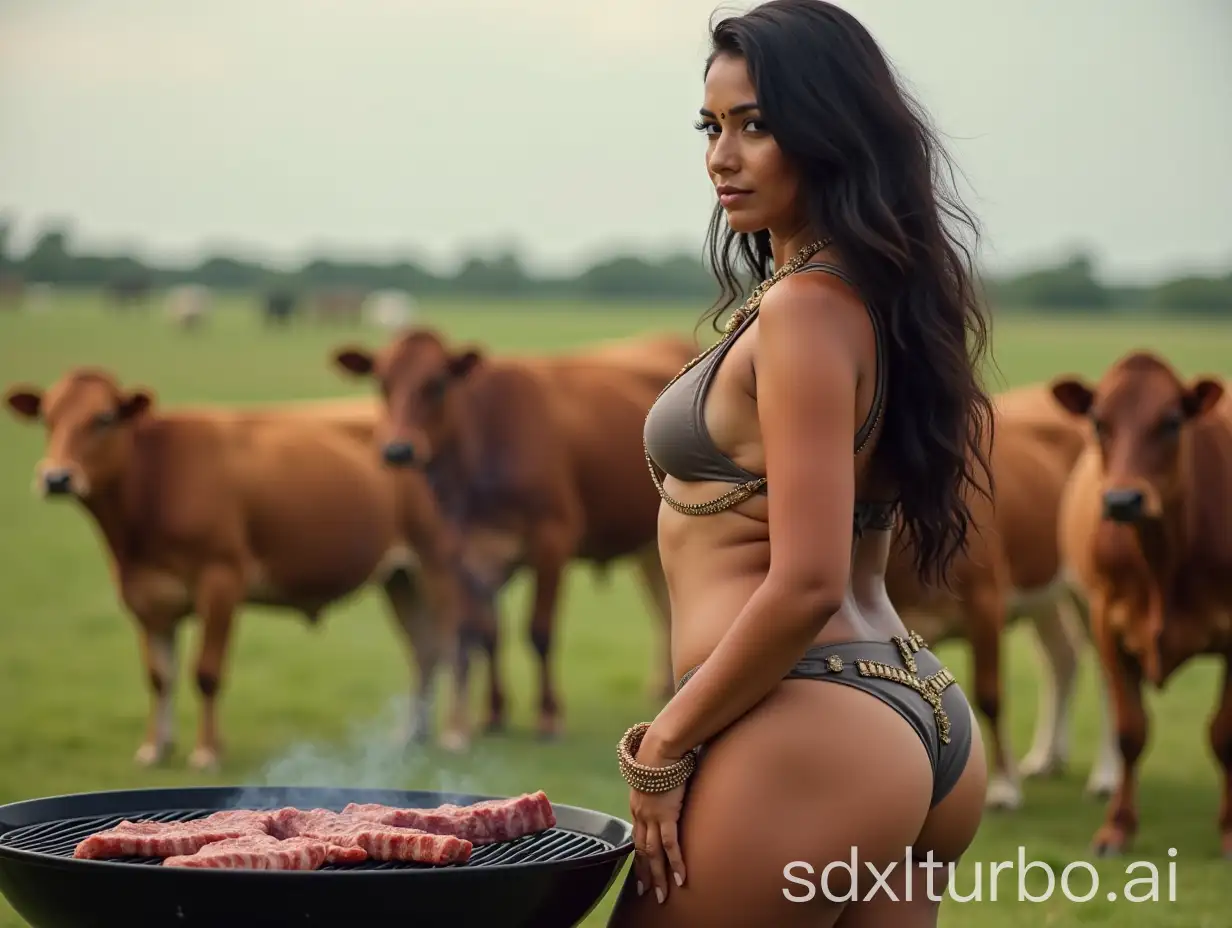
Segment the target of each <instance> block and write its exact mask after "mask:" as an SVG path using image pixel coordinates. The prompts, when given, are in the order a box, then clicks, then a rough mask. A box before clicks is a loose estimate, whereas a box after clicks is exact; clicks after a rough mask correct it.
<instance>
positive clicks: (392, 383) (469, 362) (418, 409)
mask: <svg viewBox="0 0 1232 928" xmlns="http://www.w3.org/2000/svg"><path fill="white" fill-rule="evenodd" d="M479 360H480V355H479V353H478V352H477V351H473V350H468V351H462V352H460V353H452V352H450V351H449V349H448V348H447V347H446V346H445V344H444V342H443V341H442V340H441V339H440V337H439V336H437V335H436V334H435V333H433V332H430V331H427V330H419V331H415V332H411V333H408V334H406V335H403V336H401V337H400V338H398V339H397V340H395V341H394V342H392V343H391V344H389V345H388V346H386V347H385V348H384V349H383V350H381V351H380V352H377V353H375V354H374V353H372V352H369V351H366V350H364V349H362V348H356V347H347V348H342V349H339V350H338V351H336V352H335V353H334V363H336V364H337V365H338V366H339V367H341V368H342V369H343V370H345V371H347V372H348V373H351V374H355V375H358V376H364V377H372V378H373V379H374V380H376V382H377V384H378V387H379V389H380V393H381V397H382V399H383V400H384V406H385V416H384V419H385V421H384V424H383V427H382V430H381V435H380V437H379V439H378V440H379V441H380V442H381V448H382V450H381V453H382V455H383V457H384V459H385V462H386V463H387V464H389V465H390V466H392V467H423V466H426V465H427V464H428V463H429V462H430V461H431V460H432V458H433V457H434V456H435V454H436V453H437V452H438V451H439V449H440V448H441V447H442V445H444V444H445V443H447V442H448V440H449V438H450V437H451V435H452V434H453V433H454V430H455V429H456V427H457V417H458V416H459V415H460V412H461V411H460V410H459V409H458V404H457V396H456V387H457V385H458V384H459V383H460V382H461V381H462V380H463V379H464V378H465V377H466V376H467V375H468V374H469V373H470V372H471V370H472V369H473V368H474V367H475V365H476V364H477V363H478V362H479Z"/></svg>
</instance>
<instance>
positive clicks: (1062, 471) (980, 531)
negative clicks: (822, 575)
mask: <svg viewBox="0 0 1232 928" xmlns="http://www.w3.org/2000/svg"><path fill="white" fill-rule="evenodd" d="M994 400H995V405H996V408H995V412H994V416H995V419H994V424H995V433H994V435H995V438H994V441H993V444H992V455H991V468H992V473H993V478H994V482H995V485H996V494H995V496H996V499H995V509H994V507H993V505H992V504H990V503H989V502H988V500H987V499H985V498H983V497H980V496H978V495H975V494H973V495H972V498H971V499H969V501H968V503H969V505H970V506H971V507H972V516H973V521H974V530H973V533H972V538H971V545H970V548H969V550H968V552H967V554H966V555H965V556H963V557H962V558H960V559H959V561H958V562H957V564H956V565H955V566H954V568H953V574H952V580H953V585H954V592H953V593H949V592H946V591H943V590H938V589H931V590H926V589H925V588H923V587H922V586H921V585H920V583H919V582H918V580H917V579H916V577H915V574H914V572H913V571H912V570H911V569H910V567H911V563H910V560H909V559H908V558H907V556H906V553H905V551H906V549H905V541H904V539H903V537H902V536H899V539H898V541H899V543H898V544H897V545H895V547H894V549H893V550H892V553H891V558H890V562H889V564H888V565H887V577H886V589H887V592H888V593H889V595H890V598H891V599H892V600H893V602H894V604H895V607H896V608H898V610H899V611H900V612H901V613H903V615H904V619H905V620H906V621H907V622H908V624H910V625H911V626H912V627H914V628H916V629H917V630H919V631H920V633H921V634H922V635H923V636H924V638H925V639H926V640H928V641H929V642H930V643H940V642H943V641H946V640H949V639H954V638H963V639H966V640H967V641H968V642H970V645H971V650H972V664H973V669H974V678H975V679H974V691H975V697H976V699H975V703H976V705H977V706H978V707H979V709H980V712H981V713H982V714H983V715H984V716H985V718H986V719H987V721H988V724H989V727H990V728H991V729H992V738H991V744H990V752H991V753H992V755H993V758H992V765H993V773H992V776H990V777H989V782H988V792H987V803H988V805H989V806H991V807H994V808H1004V809H1016V808H1018V807H1019V806H1020V805H1021V804H1022V788H1021V785H1020V782H1019V772H1018V765H1017V764H1016V763H1015V760H1014V757H1013V754H1012V751H1011V748H1010V745H1009V742H1008V739H1007V737H1006V734H1005V731H1004V727H1003V722H1004V719H1003V716H1002V714H1001V697H1002V681H1003V679H1004V675H1003V673H1002V667H1001V642H1002V635H1003V631H1004V629H1005V626H1006V624H1007V622H1008V620H1009V619H1010V618H1011V617H1013V616H1020V615H1025V616H1029V617H1030V618H1031V620H1032V625H1033V628H1034V631H1035V634H1036V638H1037V640H1038V642H1039V645H1040V650H1041V653H1042V656H1043V657H1044V660H1045V664H1046V665H1047V674H1046V678H1045V680H1044V683H1043V685H1042V686H1041V687H1040V699H1039V709H1038V714H1037V716H1036V728H1035V739H1034V743H1033V744H1032V747H1031V750H1030V751H1029V752H1028V754H1027V756H1026V758H1025V759H1024V761H1023V764H1022V772H1023V773H1024V774H1026V775H1027V776H1033V775H1042V774H1046V773H1051V772H1053V771H1055V770H1057V769H1058V768H1060V767H1061V766H1062V765H1063V764H1064V762H1065V760H1066V755H1067V753H1068V747H1069V738H1068V716H1069V710H1070V702H1071V699H1072V697H1073V692H1074V681H1075V678H1076V674H1077V668H1078V660H1079V657H1080V651H1081V649H1083V648H1084V647H1085V645H1086V644H1087V641H1088V633H1087V630H1086V628H1085V617H1084V616H1083V615H1082V611H1083V610H1082V606H1083V604H1082V602H1081V600H1080V599H1079V598H1077V597H1076V595H1075V593H1076V591H1075V590H1074V589H1073V588H1072V586H1071V585H1070V584H1069V583H1068V582H1067V580H1066V578H1065V576H1064V570H1063V566H1062V563H1061V558H1060V552H1059V549H1058V543H1057V518H1058V513H1059V509H1060V501H1061V494H1062V491H1063V489H1064V487H1065V482H1066V480H1067V478H1068V477H1069V473H1070V469H1071V467H1072V466H1073V463H1074V461H1075V460H1077V458H1078V455H1079V454H1080V453H1081V451H1082V448H1083V440H1084V436H1083V430H1082V426H1081V424H1080V423H1076V422H1074V421H1073V419H1071V418H1070V417H1069V416H1067V415H1066V414H1065V413H1064V412H1062V411H1060V410H1058V409H1057V408H1056V404H1055V403H1054V402H1053V400H1052V395H1051V393H1050V392H1049V390H1048V388H1047V386H1046V385H1044V384H1034V385H1031V386H1027V387H1021V388H1018V389H1015V390H1010V391H1007V392H1004V393H1001V394H999V395H998V396H996V397H994ZM1101 748H1102V753H1101V755H1100V757H1099V758H1098V760H1097V762H1096V765H1095V767H1094V768H1093V769H1092V772H1091V777H1090V779H1089V781H1088V789H1090V790H1093V791H1102V790H1106V789H1108V783H1109V780H1110V778H1111V777H1114V776H1115V773H1116V771H1115V766H1112V767H1111V769H1110V765H1115V754H1114V753H1113V752H1114V751H1115V744H1114V743H1113V742H1112V740H1111V732H1110V729H1109V727H1108V726H1107V725H1105V737H1104V738H1103V741H1102V745H1101Z"/></svg>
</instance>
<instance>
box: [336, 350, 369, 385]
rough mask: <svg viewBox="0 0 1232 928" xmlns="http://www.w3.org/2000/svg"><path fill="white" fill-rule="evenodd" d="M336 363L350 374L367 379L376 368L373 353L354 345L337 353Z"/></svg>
mask: <svg viewBox="0 0 1232 928" xmlns="http://www.w3.org/2000/svg"><path fill="white" fill-rule="evenodd" d="M334 363H335V364H336V365H338V367H340V368H341V369H342V370H344V371H346V372H347V373H348V374H354V375H356V376H357V377H367V376H368V375H370V374H371V373H372V371H373V369H374V368H375V367H376V360H375V359H374V358H373V357H372V352H370V351H365V350H364V349H363V348H358V347H355V346H354V345H347V346H346V347H344V348H339V349H338V350H337V351H335V352H334Z"/></svg>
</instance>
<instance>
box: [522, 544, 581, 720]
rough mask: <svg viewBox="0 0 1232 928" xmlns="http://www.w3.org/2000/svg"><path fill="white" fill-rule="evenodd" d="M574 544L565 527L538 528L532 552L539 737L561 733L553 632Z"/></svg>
mask: <svg viewBox="0 0 1232 928" xmlns="http://www.w3.org/2000/svg"><path fill="white" fill-rule="evenodd" d="M574 544H575V536H574V534H573V533H572V532H571V531H570V530H569V528H568V526H567V525H564V524H559V525H558V524H554V523H548V524H544V525H541V526H539V528H538V530H537V531H536V533H535V537H534V540H533V542H532V549H531V559H530V560H531V564H532V566H533V568H534V571H535V600H534V605H533V607H532V611H531V618H530V629H529V631H530V641H531V645H532V646H533V647H534V649H535V653H536V654H537V655H538V657H539V734H540V735H541V736H542V737H545V738H554V737H556V736H557V735H558V734H559V733H560V728H561V721H560V701H559V700H558V699H557V697H556V686H555V683H554V682H553V674H552V632H553V626H554V625H555V622H556V607H557V604H558V603H559V601H560V593H561V587H562V582H563V579H564V572H565V567H566V565H567V564H568V562H569V558H570V555H571V554H572V551H573V547H574Z"/></svg>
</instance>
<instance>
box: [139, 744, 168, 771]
mask: <svg viewBox="0 0 1232 928" xmlns="http://www.w3.org/2000/svg"><path fill="white" fill-rule="evenodd" d="M166 756H167V747H166V746H165V745H163V746H161V747H160V746H159V745H157V744H151V743H149V742H146V743H145V744H143V745H141V747H139V748H137V753H136V754H134V755H133V762H134V763H136V764H137V766H139V767H153V766H154V765H155V764H161V763H162V762H163V760H164V759H165V758H166Z"/></svg>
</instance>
